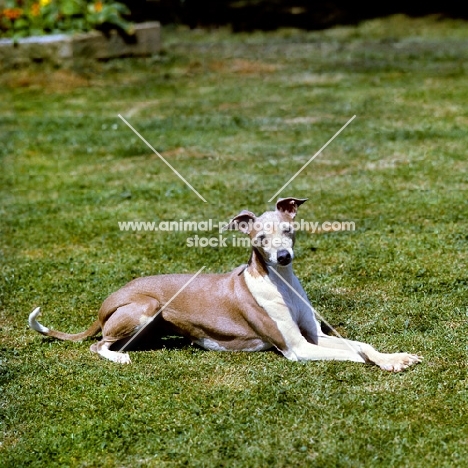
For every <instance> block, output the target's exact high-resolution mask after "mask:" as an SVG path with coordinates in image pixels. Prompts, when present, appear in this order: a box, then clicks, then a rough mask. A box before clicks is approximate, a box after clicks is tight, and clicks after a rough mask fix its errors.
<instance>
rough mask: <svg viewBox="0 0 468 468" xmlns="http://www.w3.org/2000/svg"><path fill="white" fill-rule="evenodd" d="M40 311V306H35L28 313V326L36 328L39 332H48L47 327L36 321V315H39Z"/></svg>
mask: <svg viewBox="0 0 468 468" xmlns="http://www.w3.org/2000/svg"><path fill="white" fill-rule="evenodd" d="M40 313H41V308H40V307H36V308H35V309H34V310H33V311H32V312H31V313H30V314H29V320H28V322H29V326H30V327H31V328H32V329H33V330H36V331H37V332H39V333H49V329H48V328H47V327H44V325H41V324H40V323H39V322H38V321H37V317H39V315H40Z"/></svg>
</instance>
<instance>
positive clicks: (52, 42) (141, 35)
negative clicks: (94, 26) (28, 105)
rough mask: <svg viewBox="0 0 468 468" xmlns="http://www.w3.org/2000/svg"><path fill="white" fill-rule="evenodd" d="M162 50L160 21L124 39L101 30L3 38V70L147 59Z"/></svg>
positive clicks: (0, 44)
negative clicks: (85, 60) (78, 61)
mask: <svg viewBox="0 0 468 468" xmlns="http://www.w3.org/2000/svg"><path fill="white" fill-rule="evenodd" d="M160 50H161V25H160V23H159V22H158V21H151V22H146V23H139V24H136V25H135V34H134V35H132V36H129V37H128V38H125V39H124V38H123V36H122V35H120V34H119V33H118V32H117V31H116V30H111V31H110V33H109V34H108V35H104V34H103V33H102V32H99V31H91V32H88V33H79V34H73V35H69V34H52V35H48V36H30V37H26V38H22V39H18V40H16V41H15V40H13V39H0V64H1V67H6V68H11V67H17V66H22V65H28V64H30V63H31V62H50V63H52V64H53V65H59V66H63V65H69V64H73V62H74V61H75V59H83V58H91V59H100V60H105V59H110V58H115V57H125V56H132V57H147V56H151V55H154V54H157V53H158V52H159V51H160Z"/></svg>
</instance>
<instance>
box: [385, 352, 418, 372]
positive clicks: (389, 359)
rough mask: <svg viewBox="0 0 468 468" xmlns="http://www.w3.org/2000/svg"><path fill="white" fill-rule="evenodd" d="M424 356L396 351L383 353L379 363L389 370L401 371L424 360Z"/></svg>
mask: <svg viewBox="0 0 468 468" xmlns="http://www.w3.org/2000/svg"><path fill="white" fill-rule="evenodd" d="M422 359H423V358H422V357H421V356H418V355H417V354H408V353H394V354H381V359H379V362H378V363H377V364H378V366H379V367H380V368H381V369H383V370H387V371H389V372H401V371H403V370H405V369H407V368H408V367H409V366H412V365H413V364H417V363H418V362H421V361H422Z"/></svg>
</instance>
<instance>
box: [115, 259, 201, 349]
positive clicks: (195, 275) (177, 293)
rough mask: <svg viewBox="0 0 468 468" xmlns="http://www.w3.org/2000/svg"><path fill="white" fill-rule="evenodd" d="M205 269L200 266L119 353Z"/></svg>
mask: <svg viewBox="0 0 468 468" xmlns="http://www.w3.org/2000/svg"><path fill="white" fill-rule="evenodd" d="M204 268H205V267H204V266H202V267H201V268H200V269H199V270H198V271H197V272H196V273H195V274H194V275H193V276H192V277H191V278H190V279H189V280H188V281H187V282H186V283H185V284H184V285H183V286H182V287H181V288H180V289H179V290H178V291H177V292H176V293H175V294H174V295H173V296H172V297H171V298H170V299H169V300H168V301H167V302H166V303H165V304H164V305H163V306H162V307H161V309H159V311H158V313H157V314H156V315H154V316H153V317H151V319H150V320H148V321H147V322H146V323H145V325H144V326H143V327H141V328H140V329H139V330H138V331H137V332H136V333H135V334H134V335H133V336H132V338H131V339H130V340H129V341H127V342H126V343H125V344H124V345H123V346H122V347H121V348H120V349H119V351H124V350H125V348H126V347H127V346H128V345H129V344H130V343H131V342H132V341H133V340H134V339H135V338H136V337H137V336H138V335H139V334H140V333H141V332H142V331H143V330H144V329H145V328H146V327H147V326H148V325H149V324H150V323H151V322H152V321H153V320H154V319H155V318H156V317H157V316H158V315H160V314H161V312H162V311H163V310H164V309H165V308H166V307H167V306H168V305H169V304H170V303H171V302H172V301H173V300H174V299H175V298H176V297H177V296H178V295H179V294H180V293H181V292H182V291H183V290H184V289H185V288H186V287H187V286H188V285H189V284H190V283H191V282H192V281H193V280H194V279H195V278H196V277H197V276H198V275H199V274H200V273H201V272H202V270H203V269H204Z"/></svg>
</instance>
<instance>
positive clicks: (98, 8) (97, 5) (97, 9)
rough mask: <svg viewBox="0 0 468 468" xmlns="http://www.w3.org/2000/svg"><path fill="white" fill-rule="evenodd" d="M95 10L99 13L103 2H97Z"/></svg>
mask: <svg viewBox="0 0 468 468" xmlns="http://www.w3.org/2000/svg"><path fill="white" fill-rule="evenodd" d="M94 10H95V11H96V12H97V13H99V12H100V11H102V2H96V3H95V4H94Z"/></svg>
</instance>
